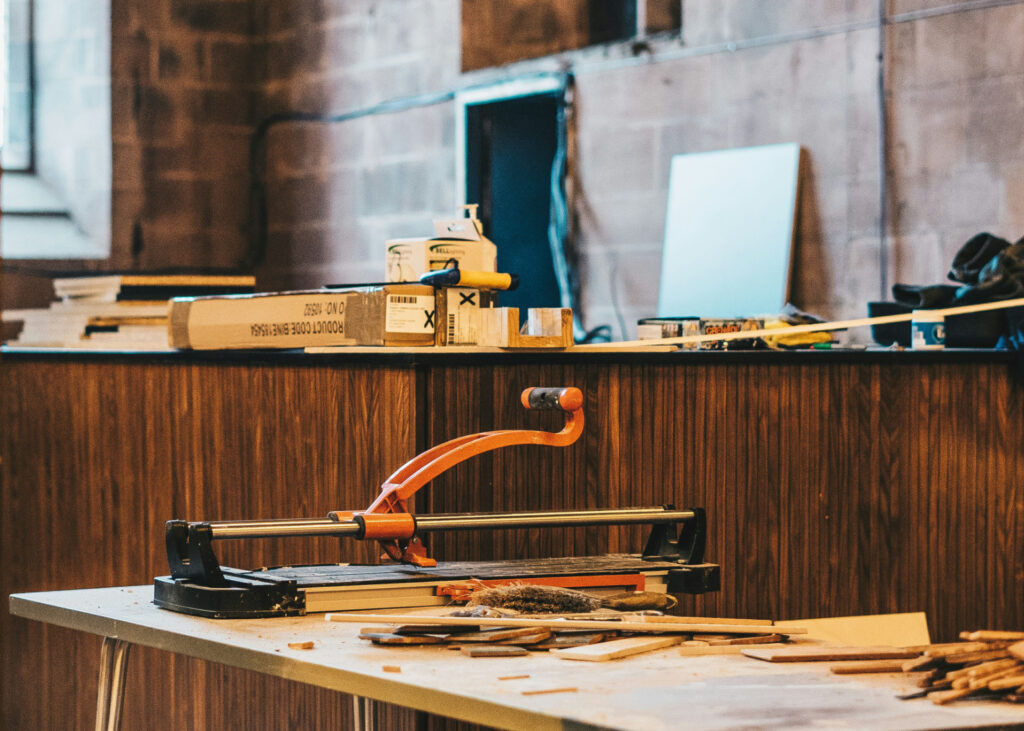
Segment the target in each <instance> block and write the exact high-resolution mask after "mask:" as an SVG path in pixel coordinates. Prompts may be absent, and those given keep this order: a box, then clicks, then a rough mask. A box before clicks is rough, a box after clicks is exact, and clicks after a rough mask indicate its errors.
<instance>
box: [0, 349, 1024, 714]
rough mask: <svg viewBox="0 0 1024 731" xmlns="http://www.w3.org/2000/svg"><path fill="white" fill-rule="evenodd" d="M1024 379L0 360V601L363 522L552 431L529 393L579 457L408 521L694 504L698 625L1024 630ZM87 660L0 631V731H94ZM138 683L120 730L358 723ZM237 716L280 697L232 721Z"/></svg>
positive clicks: (815, 362)
mask: <svg viewBox="0 0 1024 731" xmlns="http://www.w3.org/2000/svg"><path fill="white" fill-rule="evenodd" d="M1022 384H1024V380H1022V379H1021V378H1020V375H1019V371H1018V363H1017V355H1016V354H1014V353H1008V352H995V351H953V350H945V351H918V352H911V351H907V352H895V351H883V352H873V351H852V352H844V351H800V352H792V353H780V352H740V351H692V352H680V353H651V354H635V353H634V354H629V353H622V354H614V353H609V354H595V355H588V356H582V355H574V354H558V353H551V354H541V353H524V354H518V353H517V354H493V355H479V356H477V355H471V354H463V355H458V354H446V353H443V352H436V351H435V350H433V349H431V350H424V352H423V353H422V354H396V355H372V354H351V355H346V354H332V355H309V354H301V353H287V352H286V353H266V352H264V353H252V352H226V353H216V352H213V353H195V352H180V353H170V354H147V353H106V354H99V353H92V354H90V353H69V352H64V353H48V354H47V353H30V352H11V351H9V350H4V351H2V352H0V555H2V556H3V562H2V565H0V598H5V597H6V596H7V595H8V594H11V593H15V592H35V591H49V590H58V589H73V588H84V587H97V586H122V585H134V584H143V583H147V582H151V581H152V580H153V577H155V576H159V575H164V574H166V573H168V566H167V556H166V551H165V549H164V523H165V521H167V520H169V519H172V518H180V519H185V520H232V519H251V518H299V517H323V516H324V515H325V514H326V513H327V511H329V510H337V509H351V508H353V507H356V506H363V505H366V504H368V503H369V501H370V500H371V499H372V498H373V497H374V496H375V495H376V493H377V488H378V486H379V484H380V482H381V481H382V480H383V479H384V478H385V477H386V476H387V475H389V474H390V473H391V472H392V471H393V470H394V469H395V468H396V467H398V466H399V465H401V464H402V463H404V462H405V461H406V460H408V459H409V458H411V457H412V456H413V455H415V454H416V453H418V452H420V451H422V450H423V449H426V448H427V447H428V446H430V445H433V444H437V443H439V442H441V441H444V440H445V439H450V438H452V437H455V436H458V435H461V434H467V433H471V432H479V431H486V430H489V429H495V428H497V429H505V428H516V429H523V428H542V429H544V428H552V427H555V426H556V423H557V420H558V417H557V415H555V414H550V413H531V412H526V411H525V410H524V409H523V408H522V406H521V404H520V403H519V393H520V392H521V391H522V389H523V388H525V387H527V386H534V385H541V386H560V385H574V386H578V387H580V388H581V389H582V390H583V393H584V395H585V398H586V404H585V410H586V420H587V426H586V429H585V432H584V435H583V436H582V437H581V438H580V440H579V442H577V443H576V444H574V445H573V446H572V447H569V448H567V449H565V450H557V451H556V450H542V449H539V448H534V447H515V448H512V449H509V450H505V451H504V452H498V453H495V454H493V455H485V456H482V457H480V458H475V459H474V460H471V461H469V462H466V463H464V464H462V465H458V467H457V468H456V469H455V470H454V471H453V472H452V473H451V474H446V475H444V476H442V478H441V479H439V480H437V481H435V483H434V484H432V485H430V486H429V487H428V488H426V489H425V490H422V491H420V493H418V494H417V497H416V512H417V513H418V514H420V513H422V514H428V513H434V514H437V513H463V512H506V511H507V512H512V511H522V510H543V511H551V510H575V509H592V508H614V507H622V508H624V507H631V506H645V505H658V504H662V503H673V504H675V505H677V506H678V507H691V506H692V507H703V508H705V509H706V510H707V511H708V544H707V550H706V558H707V560H708V561H712V562H715V563H718V564H720V565H721V566H722V590H721V591H719V592H714V593H709V594H706V595H703V596H701V597H696V598H694V597H683V598H682V600H681V602H682V604H681V606H680V609H679V611H680V612H681V613H682V614H686V615H703V616H718V617H730V616H732V617H752V618H774V619H781V620H786V619H802V618H806V617H823V616H848V615H857V614H877V613H888V612H917V611H923V612H926V613H927V616H928V619H929V623H930V627H929V628H930V630H931V636H932V639H933V640H935V641H937V642H942V641H949V640H952V639H955V638H956V636H957V633H959V632H960V631H963V630H975V629H1013V630H1019V629H1024V628H1022V627H1021V626H1020V623H1021V618H1022V617H1024V585H1022V582H1021V577H1022V576H1024V500H1022V496H1024V385H1022ZM639 533H640V532H639V529H636V528H631V527H627V528H622V529H616V530H605V529H599V528H574V529H569V530H564V531H550V530H548V531H540V530H527V529H520V530H512V531H504V532H494V533H484V534H480V533H478V532H458V533H453V534H451V535H447V534H445V535H440V534H438V535H437V536H436V538H435V540H433V541H432V544H431V546H430V550H431V554H432V555H433V556H435V557H436V558H438V559H441V560H459V561H472V560H490V559H506V558H542V557H549V556H568V555H600V554H602V553H616V552H631V551H638V550H640V549H641V548H642V545H637V544H638V542H640V541H641V540H642V536H640V534H639ZM226 543H228V544H231V545H225V546H224V548H223V549H218V555H219V557H220V559H221V560H222V562H223V563H224V564H225V565H228V566H236V567H242V568H252V567H258V566H275V565H281V564H291V563H321V562H333V561H353V562H356V561H359V562H365V561H373V560H375V559H376V555H375V551H374V550H373V549H374V548H375V547H373V546H364V545H361V544H356V543H351V542H350V543H339V541H338V540H337V539H326V538H320V539H310V540H299V539H286V540H283V541H280V542H276V541H275V542H270V541H237V542H234V541H228V542H226ZM236 543H237V545H235V544H236ZM98 650H99V645H98V643H95V642H93V641H92V639H91V638H88V637H86V636H84V635H81V634H80V633H76V632H73V631H70V630H66V629H62V628H60V627H55V626H52V625H41V624H39V623H36V622H29V621H26V620H23V619H21V618H19V617H12V616H10V615H9V614H7V613H6V612H3V611H0V658H2V667H0V673H2V677H3V678H4V682H3V683H0V696H2V702H0V727H4V728H18V729H21V728H26V729H34V728H84V727H88V726H89V725H90V724H91V723H92V715H93V702H94V699H95V697H96V687H95V677H96V673H95V669H96V668H97V667H98V663H99V652H98ZM69 658H70V659H71V660H72V661H73V664H72V665H70V666H69V665H68V659H69ZM69 667H70V668H71V670H69V669H68V668H69ZM76 668H88V669H89V670H88V672H85V673H82V672H76V671H75V669H76ZM132 668H133V671H132V673H131V675H130V677H129V695H128V699H127V700H126V703H125V720H126V724H129V723H130V725H131V726H132V727H136V728H161V727H178V728H204V729H211V730H215V729H217V730H219V729H231V728H239V727H247V728H260V729H282V730H284V729H294V728H318V727H325V726H330V725H334V726H342V727H343V726H344V725H345V724H346V723H347V722H348V718H349V715H350V713H351V703H350V702H349V699H347V698H344V697H342V696H341V695H340V694H338V693H335V692H333V691H326V690H321V689H317V688H314V687H312V686H308V685H302V684H297V683H288V682H287V681H282V680H279V679H277V678H271V677H266V676H263V675H258V674H255V673H250V672H247V671H244V670H238V669H234V668H226V667H225V666H222V665H218V666H214V665H211V664H209V663H205V662H203V661H201V660H196V659H190V658H186V657H181V656H169V655H166V654H165V653H161V652H158V651H155V650H150V649H148V648H138V649H137V650H136V651H134V652H133V660H132ZM168 676H170V677H171V681H170V682H168V680H167V678H168ZM132 688H135V690H134V691H133V690H132ZM247 695H248V696H251V697H261V698H265V699H267V701H266V702H265V703H263V704H259V705H257V704H251V703H250V704H243V703H237V702H235V703H231V702H229V701H228V700H227V699H235V698H242V697H246V696H247ZM140 698H144V699H145V702H140V701H139V699H140ZM377 705H378V708H377V709H376V714H377V717H378V719H385V720H386V722H387V723H386V725H388V726H389V727H393V728H403V729H407V728H412V723H413V720H414V719H413V718H412V712H411V711H407V710H405V709H401V708H395V707H393V706H388V705H387V704H377ZM385 720H381V721H380V723H381V725H385ZM430 724H431V728H432V729H433V728H435V721H434V719H431V720H430ZM436 726H438V727H441V728H443V725H441V723H440V722H438V723H437V724H436Z"/></svg>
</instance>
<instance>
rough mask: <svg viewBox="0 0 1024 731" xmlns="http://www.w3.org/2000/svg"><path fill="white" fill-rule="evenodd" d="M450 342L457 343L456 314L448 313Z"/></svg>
mask: <svg viewBox="0 0 1024 731" xmlns="http://www.w3.org/2000/svg"><path fill="white" fill-rule="evenodd" d="M448 342H449V343H454V342H455V313H454V312H449V313H448Z"/></svg>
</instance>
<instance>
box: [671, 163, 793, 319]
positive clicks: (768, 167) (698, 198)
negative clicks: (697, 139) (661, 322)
mask: <svg viewBox="0 0 1024 731" xmlns="http://www.w3.org/2000/svg"><path fill="white" fill-rule="evenodd" d="M799 167H800V146H799V145H798V144H781V145H765V146H762V147H745V148H739V149H734V150H719V151H715V152H701V153H695V154H689V155H676V156H675V157H673V158H672V168H671V173H670V177H669V190H668V210H667V214H666V218H665V242H664V248H663V250H662V262H661V287H660V290H659V295H658V317H683V316H700V317H754V316H757V315H771V314H777V313H778V312H779V311H780V310H781V308H782V306H783V305H784V304H785V303H786V300H787V297H788V294H789V272H790V256H791V249H792V242H793V223H794V216H795V206H796V194H797V175H798V171H799Z"/></svg>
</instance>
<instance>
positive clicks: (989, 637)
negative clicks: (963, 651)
mask: <svg viewBox="0 0 1024 731" xmlns="http://www.w3.org/2000/svg"><path fill="white" fill-rule="evenodd" d="M967 639H968V640H972V641H977V642H998V641H1000V640H1009V641H1011V642H1017V641H1024V632H1002V631H998V630H990V629H980V630H977V631H976V632H970V633H968V635H967Z"/></svg>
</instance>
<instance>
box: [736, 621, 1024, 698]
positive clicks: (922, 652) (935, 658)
mask: <svg viewBox="0 0 1024 731" xmlns="http://www.w3.org/2000/svg"><path fill="white" fill-rule="evenodd" d="M960 638H961V640H962V641H961V642H949V643H943V644H929V645H919V646H913V647H829V646H800V647H794V648H791V649H786V648H784V649H781V650H768V649H750V650H744V651H743V654H745V655H747V656H748V657H752V658H756V659H759V660H765V661H768V662H838V661H843V662H838V664H836V665H832V666H831V667H830V670H831V671H832V672H833V673H836V674H841V675H853V674H858V673H914V674H915V675H917V676H918V686H919V687H920V688H922V690H920V691H916V692H913V693H908V694H906V695H902V696H900V698H903V699H905V700H907V699H911V698H924V697H927V698H928V699H929V700H931V701H932V702H933V703H936V704H939V705H944V704H946V703H950V702H952V701H955V700H959V699H961V698H968V697H971V698H982V697H985V698H989V699H994V700H1005V701H1010V702H1013V703H1024V632H1003V631H994V630H978V631H974V632H963V633H961V635H960Z"/></svg>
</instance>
